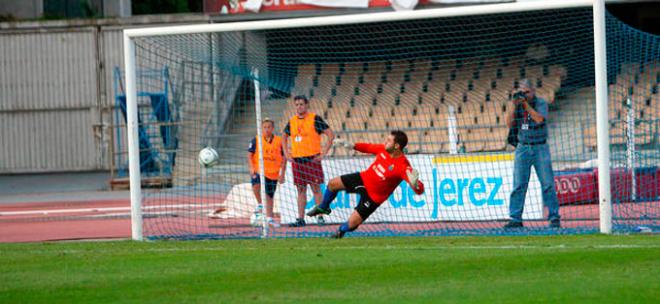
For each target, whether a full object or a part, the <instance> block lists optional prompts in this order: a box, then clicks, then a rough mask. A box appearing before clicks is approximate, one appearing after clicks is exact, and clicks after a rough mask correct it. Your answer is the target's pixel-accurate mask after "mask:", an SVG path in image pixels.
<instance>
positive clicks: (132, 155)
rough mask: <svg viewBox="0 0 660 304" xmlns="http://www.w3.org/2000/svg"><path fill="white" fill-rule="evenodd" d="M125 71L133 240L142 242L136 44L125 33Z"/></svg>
mask: <svg viewBox="0 0 660 304" xmlns="http://www.w3.org/2000/svg"><path fill="white" fill-rule="evenodd" d="M124 70H125V73H126V133H127V134H128V173H129V187H130V192H131V238H132V239H133V240H136V241H142V239H143V236H142V192H141V190H142V189H141V188H140V187H141V183H140V146H139V142H138V141H139V137H138V127H139V126H138V108H137V85H136V73H135V42H134V41H133V40H132V39H131V38H130V37H129V36H128V35H126V33H125V32H124Z"/></svg>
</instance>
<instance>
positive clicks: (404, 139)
mask: <svg viewBox="0 0 660 304" xmlns="http://www.w3.org/2000/svg"><path fill="white" fill-rule="evenodd" d="M390 134H392V135H393V136H394V143H396V144H399V147H401V150H403V148H405V147H406V145H408V135H406V133H404V132H403V131H401V130H394V131H392V132H391V133H390Z"/></svg>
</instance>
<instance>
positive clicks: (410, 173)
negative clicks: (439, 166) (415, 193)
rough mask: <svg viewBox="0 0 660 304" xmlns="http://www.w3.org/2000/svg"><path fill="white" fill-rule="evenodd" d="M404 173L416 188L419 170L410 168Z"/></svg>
mask: <svg viewBox="0 0 660 304" xmlns="http://www.w3.org/2000/svg"><path fill="white" fill-rule="evenodd" d="M406 175H408V182H410V184H411V185H412V186H413V187H414V188H415V189H417V182H418V181H419V171H417V170H415V169H411V170H408V171H406Z"/></svg>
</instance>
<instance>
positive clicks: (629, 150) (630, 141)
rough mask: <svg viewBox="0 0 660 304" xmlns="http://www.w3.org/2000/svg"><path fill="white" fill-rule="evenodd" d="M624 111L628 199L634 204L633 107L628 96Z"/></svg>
mask: <svg viewBox="0 0 660 304" xmlns="http://www.w3.org/2000/svg"><path fill="white" fill-rule="evenodd" d="M626 109H627V111H628V113H627V120H628V124H627V127H628V129H627V130H626V135H627V137H628V141H627V142H626V147H627V149H626V150H627V151H626V154H627V158H628V168H630V178H631V181H632V187H631V189H630V199H631V200H632V201H633V202H634V201H636V200H637V181H636V180H635V162H636V161H635V111H634V109H635V105H634V104H633V101H632V99H631V98H630V96H628V98H626Z"/></svg>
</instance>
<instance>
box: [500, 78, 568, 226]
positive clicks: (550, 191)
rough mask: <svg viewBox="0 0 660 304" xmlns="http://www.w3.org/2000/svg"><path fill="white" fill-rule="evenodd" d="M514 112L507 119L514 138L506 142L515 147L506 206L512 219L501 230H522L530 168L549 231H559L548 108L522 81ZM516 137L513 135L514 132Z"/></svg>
mask: <svg viewBox="0 0 660 304" xmlns="http://www.w3.org/2000/svg"><path fill="white" fill-rule="evenodd" d="M511 102H512V103H513V106H514V108H515V110H514V111H511V114H509V115H508V116H507V121H506V122H507V125H508V126H509V128H512V129H515V128H517V135H514V138H513V140H511V138H510V139H509V141H510V142H511V143H512V144H514V146H515V147H516V153H515V159H514V165H513V191H512V192H511V199H510V203H509V216H510V217H511V219H510V220H509V222H508V223H507V224H506V225H504V228H507V229H508V228H520V227H523V223H522V214H523V209H524V206H525V196H526V195H527V186H528V184H529V175H530V172H531V167H532V166H534V169H535V170H536V175H537V176H538V179H539V181H540V182H541V189H542V191H543V205H544V206H546V207H547V208H548V221H549V222H550V225H549V227H551V228H560V226H561V225H560V221H559V202H558V201H557V193H556V191H555V182H554V174H553V172H552V161H551V159H550V148H549V147H548V144H547V138H548V128H547V126H546V121H545V120H546V117H548V104H547V103H546V101H545V100H543V99H542V98H538V97H536V92H535V90H534V88H533V87H532V85H531V84H530V82H529V81H528V80H526V79H524V80H521V81H520V84H519V87H518V90H517V91H514V93H513V97H512V101H511ZM513 133H514V134H515V131H514V132H513Z"/></svg>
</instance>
